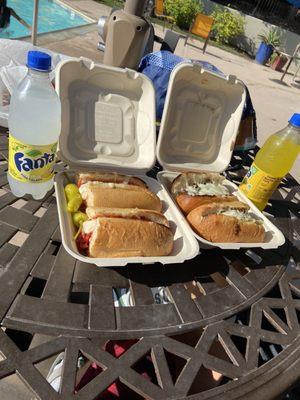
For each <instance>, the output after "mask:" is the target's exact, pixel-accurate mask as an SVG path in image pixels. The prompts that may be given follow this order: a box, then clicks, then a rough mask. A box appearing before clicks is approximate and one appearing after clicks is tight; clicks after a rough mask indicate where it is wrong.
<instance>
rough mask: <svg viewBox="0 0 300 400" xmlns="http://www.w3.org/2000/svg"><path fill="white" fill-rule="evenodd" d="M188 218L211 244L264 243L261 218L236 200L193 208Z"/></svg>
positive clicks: (194, 227)
mask: <svg viewBox="0 0 300 400" xmlns="http://www.w3.org/2000/svg"><path fill="white" fill-rule="evenodd" d="M187 220H188V221H189V223H190V224H191V226H192V227H193V229H194V230H195V231H196V232H197V233H198V234H199V235H200V236H202V237H203V238H204V239H206V240H208V241H210V242H214V243H261V242H264V238H265V230H264V227H263V221H262V220H260V219H257V218H256V217H255V216H254V215H252V214H250V213H249V207H248V206H247V205H246V204H244V203H241V202H239V201H236V202H232V203H213V204H207V205H203V206H200V207H197V208H195V209H194V210H192V211H191V212H190V213H189V214H188V216H187Z"/></svg>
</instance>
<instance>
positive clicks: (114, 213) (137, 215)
mask: <svg viewBox="0 0 300 400" xmlns="http://www.w3.org/2000/svg"><path fill="white" fill-rule="evenodd" d="M86 214H87V216H88V218H89V219H94V218H98V217H106V218H130V219H138V220H147V221H152V222H156V223H157V224H161V225H164V226H166V227H167V228H169V227H170V223H169V221H168V220H167V218H166V217H165V216H164V215H163V214H161V213H159V212H157V211H150V210H140V209H138V208H99V207H88V208H87V209H86Z"/></svg>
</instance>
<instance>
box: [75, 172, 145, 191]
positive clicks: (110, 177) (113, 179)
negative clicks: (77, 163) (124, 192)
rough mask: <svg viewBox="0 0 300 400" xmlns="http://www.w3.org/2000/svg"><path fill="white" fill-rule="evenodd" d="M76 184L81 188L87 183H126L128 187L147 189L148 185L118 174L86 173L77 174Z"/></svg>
mask: <svg viewBox="0 0 300 400" xmlns="http://www.w3.org/2000/svg"><path fill="white" fill-rule="evenodd" d="M75 179H76V183H77V185H78V186H79V187H80V186H81V185H83V184H85V183H87V182H94V181H96V182H103V183H125V184H127V185H135V186H141V187H144V188H146V187H147V185H146V183H145V182H144V181H143V180H142V179H140V178H136V177H134V176H129V175H122V174H118V173H116V172H86V173H77V174H76V178H75Z"/></svg>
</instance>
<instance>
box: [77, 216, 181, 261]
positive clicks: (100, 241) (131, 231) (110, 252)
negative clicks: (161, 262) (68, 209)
mask: <svg viewBox="0 0 300 400" xmlns="http://www.w3.org/2000/svg"><path fill="white" fill-rule="evenodd" d="M91 223H92V224H93V226H91ZM88 224H89V225H88ZM83 230H85V232H86V233H87V234H88V233H89V230H92V235H91V238H90V243H89V256H90V257H94V258H102V257H104V258H106V257H112V258H116V257H155V256H167V255H169V254H170V253H171V252H172V249H173V233H172V231H171V230H170V229H169V228H168V227H166V226H165V225H161V224H158V223H156V222H152V221H148V220H138V219H131V218H118V217H114V218H106V217H100V218H96V219H95V220H93V221H87V222H85V223H84V224H83Z"/></svg>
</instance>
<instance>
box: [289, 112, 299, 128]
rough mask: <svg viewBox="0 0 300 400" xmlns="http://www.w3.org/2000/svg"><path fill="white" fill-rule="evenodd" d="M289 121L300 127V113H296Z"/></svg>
mask: <svg viewBox="0 0 300 400" xmlns="http://www.w3.org/2000/svg"><path fill="white" fill-rule="evenodd" d="M289 123H290V124H292V125H293V126H295V127H296V128H300V114H294V115H293V116H292V118H291V119H290V120H289Z"/></svg>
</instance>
